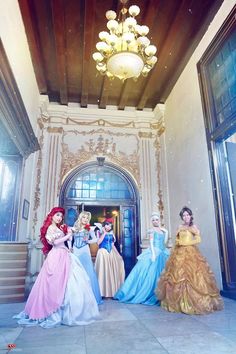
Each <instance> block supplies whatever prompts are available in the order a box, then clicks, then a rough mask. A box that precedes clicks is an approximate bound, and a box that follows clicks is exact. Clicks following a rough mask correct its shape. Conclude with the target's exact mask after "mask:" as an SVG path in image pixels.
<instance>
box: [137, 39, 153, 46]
mask: <svg viewBox="0 0 236 354" xmlns="http://www.w3.org/2000/svg"><path fill="white" fill-rule="evenodd" d="M137 42H138V44H139V46H141V47H143V48H146V47H147V46H149V44H150V41H149V39H148V38H147V37H139V38H138V39H137Z"/></svg>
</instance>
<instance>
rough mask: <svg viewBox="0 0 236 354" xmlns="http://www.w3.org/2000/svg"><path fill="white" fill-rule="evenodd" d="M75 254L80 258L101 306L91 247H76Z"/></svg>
mask: <svg viewBox="0 0 236 354" xmlns="http://www.w3.org/2000/svg"><path fill="white" fill-rule="evenodd" d="M73 252H74V255H75V256H76V257H78V258H79V260H80V262H81V264H82V266H83V267H84V269H85V270H86V272H87V274H88V277H89V279H90V283H91V286H92V289H93V293H94V296H95V298H96V300H97V303H98V304H99V305H100V304H101V303H102V296H101V293H100V288H99V284H98V278H97V274H96V272H95V269H94V266H93V262H92V258H91V253H90V249H89V245H86V246H84V247H81V248H77V247H74V249H73Z"/></svg>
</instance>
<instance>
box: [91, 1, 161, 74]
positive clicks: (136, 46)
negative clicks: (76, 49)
mask: <svg viewBox="0 0 236 354" xmlns="http://www.w3.org/2000/svg"><path fill="white" fill-rule="evenodd" d="M120 2H121V3H122V9H121V10H120V12H119V14H118V16H117V14H116V13H115V11H112V10H109V11H107V12H106V18H107V20H108V22H107V28H108V30H109V32H106V31H102V32H100V33H99V38H100V40H101V41H100V42H98V43H97V44H96V48H97V50H98V52H96V53H94V54H93V59H94V60H95V61H96V63H97V65H96V68H97V70H98V71H99V72H100V74H102V75H106V76H107V77H108V78H110V79H113V78H114V77H118V78H119V79H121V80H126V79H128V78H134V79H136V78H138V77H139V75H140V74H142V75H143V76H147V74H148V73H149V71H150V70H151V69H152V68H153V67H154V65H155V63H156V62H157V57H156V56H155V54H156V51H157V48H156V47H155V46H154V45H150V40H149V39H148V38H147V37H146V36H147V34H148V32H149V28H148V27H147V26H140V25H138V24H137V21H136V19H135V17H136V16H137V15H138V14H139V12H140V8H139V7H138V6H136V5H132V6H130V7H129V9H127V8H126V7H125V4H126V3H127V0H120ZM116 18H117V20H116Z"/></svg>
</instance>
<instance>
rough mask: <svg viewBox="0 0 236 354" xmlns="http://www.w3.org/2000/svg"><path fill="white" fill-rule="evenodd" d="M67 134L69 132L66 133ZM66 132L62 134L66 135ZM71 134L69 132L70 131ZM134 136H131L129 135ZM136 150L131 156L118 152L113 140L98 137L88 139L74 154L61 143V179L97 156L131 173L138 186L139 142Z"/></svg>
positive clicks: (90, 133) (85, 133)
mask: <svg viewBox="0 0 236 354" xmlns="http://www.w3.org/2000/svg"><path fill="white" fill-rule="evenodd" d="M67 133H69V132H67ZM67 133H66V132H65V133H64V135H65V134H67ZM70 133H71V131H70ZM73 133H75V134H82V135H90V136H91V135H92V134H94V133H104V134H106V135H108V136H111V135H116V136H127V135H129V134H126V133H113V132H108V131H103V130H101V129H100V130H98V131H96V130H93V131H90V132H79V131H73ZM130 135H132V136H135V135H133V134H130ZM137 146H138V148H137V150H135V151H134V152H133V153H132V154H126V153H125V152H122V151H118V149H117V145H116V143H115V142H114V139H113V138H112V137H111V138H105V137H103V136H102V135H99V136H98V138H97V139H92V138H90V139H89V140H88V141H86V142H85V143H84V144H83V145H81V147H80V148H79V149H78V150H77V151H76V152H71V151H70V149H69V146H68V144H66V143H64V142H62V168H61V178H60V180H61V181H62V180H63V177H64V176H65V175H66V174H67V173H69V171H71V170H73V168H75V167H77V166H79V165H81V164H82V163H85V162H87V161H89V160H90V159H91V158H96V157H97V156H98V155H102V156H106V157H108V158H109V159H110V161H112V162H114V163H116V164H117V165H119V166H122V167H123V168H125V169H126V170H127V171H129V172H130V173H131V175H132V176H133V177H134V178H135V180H136V182H137V184H138V185H139V186H140V171H139V163H138V150H139V142H138V141H137Z"/></svg>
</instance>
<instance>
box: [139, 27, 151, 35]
mask: <svg viewBox="0 0 236 354" xmlns="http://www.w3.org/2000/svg"><path fill="white" fill-rule="evenodd" d="M148 32H149V28H148V26H140V34H141V36H146V35H147V34H148Z"/></svg>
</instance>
